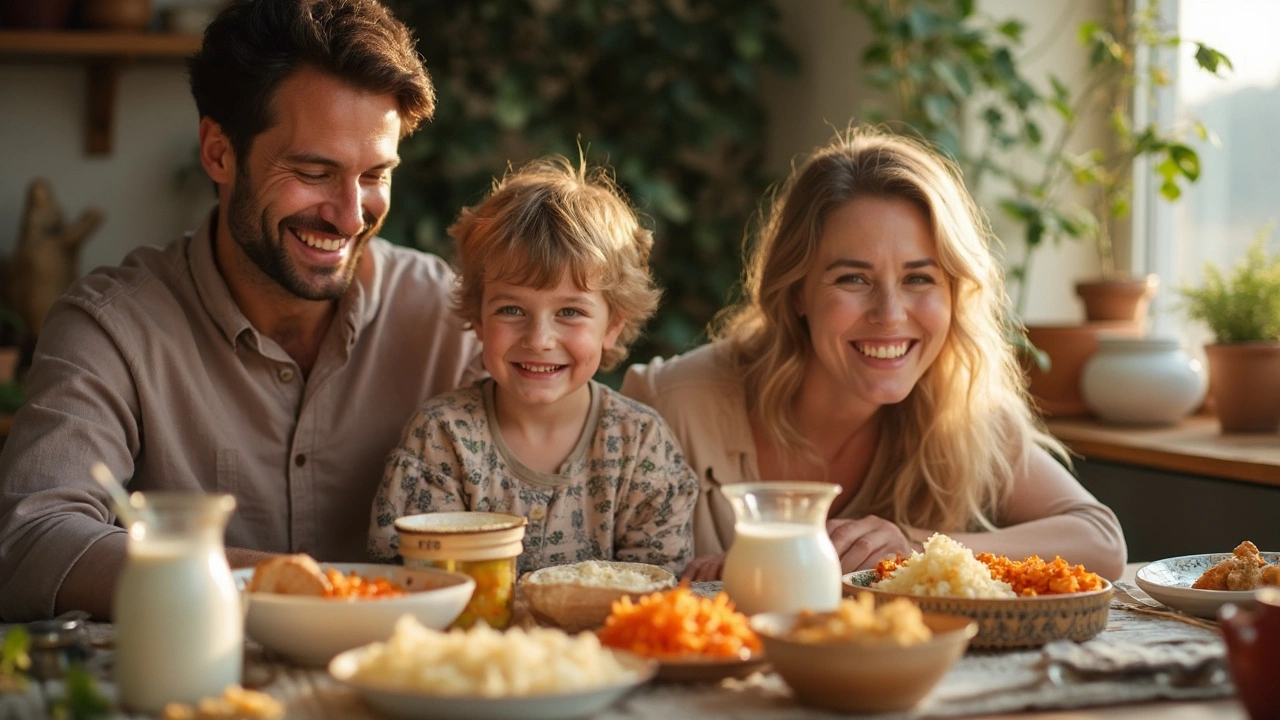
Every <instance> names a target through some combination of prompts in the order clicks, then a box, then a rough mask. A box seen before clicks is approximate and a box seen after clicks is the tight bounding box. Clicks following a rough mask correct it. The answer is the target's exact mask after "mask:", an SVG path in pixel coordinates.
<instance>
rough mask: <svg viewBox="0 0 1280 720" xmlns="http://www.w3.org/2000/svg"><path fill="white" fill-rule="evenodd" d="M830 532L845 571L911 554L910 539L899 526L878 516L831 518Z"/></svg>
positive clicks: (828, 528) (828, 524)
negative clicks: (854, 518) (847, 518)
mask: <svg viewBox="0 0 1280 720" xmlns="http://www.w3.org/2000/svg"><path fill="white" fill-rule="evenodd" d="M827 534H828V535H830V536H831V544H832V545H835V546H836V555H838V556H839V557H840V570H841V571H842V572H853V571H854V570H866V569H868V568H873V567H875V566H876V563H878V562H880V561H881V560H884V559H885V558H890V557H893V556H894V555H901V556H903V557H906V556H908V555H910V554H911V541H910V540H909V539H907V536H906V535H903V534H902V531H901V530H899V529H898V526H897V525H894V524H893V523H891V522H889V521H888V520H885V519H884V518H880V517H876V516H875V515H868V516H866V517H862V518H858V519H857V520H828V521H827Z"/></svg>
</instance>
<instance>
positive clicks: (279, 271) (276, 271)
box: [227, 167, 382, 300]
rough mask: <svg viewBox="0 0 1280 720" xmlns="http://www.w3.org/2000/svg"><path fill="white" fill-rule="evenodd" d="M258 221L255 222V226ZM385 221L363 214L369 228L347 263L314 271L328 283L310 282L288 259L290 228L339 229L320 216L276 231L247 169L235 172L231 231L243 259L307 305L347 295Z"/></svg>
mask: <svg viewBox="0 0 1280 720" xmlns="http://www.w3.org/2000/svg"><path fill="white" fill-rule="evenodd" d="M255 218H256V222H255ZM381 224H382V222H381V220H380V219H378V218H375V217H373V216H372V215H371V214H369V213H365V215H364V229H363V230H361V231H360V232H359V233H357V234H356V235H355V236H354V237H353V238H351V240H350V243H351V248H350V252H349V255H348V257H347V260H346V262H344V263H343V264H342V265H338V266H322V267H315V268H311V271H312V272H313V273H315V274H316V275H319V276H321V277H322V278H328V279H329V281H328V282H320V283H308V282H307V281H306V279H304V278H303V275H302V273H301V272H299V268H298V267H296V266H295V265H294V264H293V263H292V262H291V261H290V260H289V253H288V252H287V250H286V249H285V243H286V240H285V238H284V234H285V232H286V231H285V228H286V227H295V228H300V229H303V230H313V231H315V232H322V233H329V234H333V235H340V234H341V233H339V232H338V229H337V228H335V227H334V226H333V225H331V224H330V223H327V222H325V221H324V220H321V219H320V218H317V217H311V216H307V215H291V216H289V217H287V218H284V219H282V220H281V221H280V222H279V223H277V224H276V226H275V227H274V228H273V227H272V226H271V221H270V220H269V219H268V218H267V214H266V212H265V211H263V209H262V208H261V206H260V205H259V204H258V198H257V196H256V193H255V191H254V187H253V183H252V182H251V181H250V180H249V177H248V173H247V172H246V171H245V170H244V168H243V167H241V168H239V169H237V171H236V184H235V187H234V188H232V190H231V198H230V199H229V200H228V202H227V230H228V231H229V232H230V233H231V238H232V240H234V241H235V242H236V244H238V245H239V246H240V249H241V250H243V251H244V254H245V255H246V256H247V257H248V258H249V259H250V260H252V261H253V264H254V265H257V266H258V269H259V270H261V271H262V273H263V274H264V275H266V276H267V277H269V278H271V279H272V280H274V281H275V283H276V284H277V285H279V286H280V287H281V288H283V289H284V290H285V291H286V292H288V293H289V294H291V295H294V296H295V297H299V298H302V299H304V300H337V299H338V298H340V297H342V295H343V294H344V293H346V291H347V288H348V287H350V285H351V280H352V278H354V277H355V273H356V266H357V265H358V264H359V260H360V255H361V253H363V252H364V246H365V245H366V244H367V243H368V241H369V238H370V237H372V236H373V234H374V233H376V232H377V230H378V228H379V227H380V226H381Z"/></svg>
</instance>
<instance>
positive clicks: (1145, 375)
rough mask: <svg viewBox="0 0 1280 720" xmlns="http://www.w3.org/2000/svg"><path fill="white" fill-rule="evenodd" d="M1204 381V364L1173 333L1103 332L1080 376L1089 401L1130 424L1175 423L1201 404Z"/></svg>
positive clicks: (1105, 416)
mask: <svg viewBox="0 0 1280 720" xmlns="http://www.w3.org/2000/svg"><path fill="white" fill-rule="evenodd" d="M1206 386H1207V380H1206V376H1205V370H1204V366H1203V365H1202V364H1201V362H1200V361H1199V360H1196V359H1194V358H1192V357H1191V356H1190V355H1188V354H1187V353H1186V351H1184V350H1183V349H1182V346H1181V345H1179V344H1178V341H1177V340H1174V339H1171V338H1121V337H1114V338H1108V337H1102V338H1099V346H1098V351H1097V352H1096V353H1094V355H1093V357H1091V358H1090V359H1089V361H1088V362H1087V363H1085V366H1084V370H1083V372H1082V373H1081V376H1080V391H1081V394H1082V395H1083V396H1084V402H1085V405H1087V406H1088V407H1089V409H1090V410H1091V411H1092V412H1093V413H1094V414H1095V415H1097V416H1098V417H1099V418H1100V419H1102V420H1104V421H1107V422H1113V423H1122V424H1127V425H1172V424H1173V423H1176V422H1178V420H1180V419H1182V418H1183V417H1185V416H1187V415H1188V414H1190V413H1191V412H1192V411H1193V410H1195V409H1196V408H1197V407H1199V406H1200V403H1201V401H1203V400H1204V394H1205V389H1206Z"/></svg>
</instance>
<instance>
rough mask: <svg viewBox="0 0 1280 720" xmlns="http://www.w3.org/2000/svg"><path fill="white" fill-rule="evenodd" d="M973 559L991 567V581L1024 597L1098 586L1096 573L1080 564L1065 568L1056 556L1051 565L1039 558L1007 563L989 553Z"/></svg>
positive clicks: (1033, 557)
mask: <svg viewBox="0 0 1280 720" xmlns="http://www.w3.org/2000/svg"><path fill="white" fill-rule="evenodd" d="M976 557H977V558H978V560H979V561H980V562H982V563H983V564H985V565H986V566H987V567H989V568H991V577H992V578H994V579H996V580H1003V581H1005V582H1007V583H1009V585H1011V586H1012V587H1013V591H1014V592H1015V593H1017V594H1018V595H1020V596H1024V597H1035V596H1036V595H1065V594H1067V593H1077V592H1086V591H1088V590H1097V589H1099V588H1101V587H1102V578H1100V577H1098V575H1097V573H1091V572H1089V571H1088V570H1085V569H1084V566H1083V565H1069V564H1068V563H1067V561H1066V560H1063V559H1062V558H1060V557H1055V558H1054V559H1053V561H1052V562H1045V561H1044V560H1041V559H1040V556H1039V555H1032V556H1031V557H1029V558H1027V559H1026V560H1010V559H1009V558H1007V557H1005V556H1003V555H1001V556H1000V557H996V556H995V555H992V554H991V553H979V554H978V555H977V556H976Z"/></svg>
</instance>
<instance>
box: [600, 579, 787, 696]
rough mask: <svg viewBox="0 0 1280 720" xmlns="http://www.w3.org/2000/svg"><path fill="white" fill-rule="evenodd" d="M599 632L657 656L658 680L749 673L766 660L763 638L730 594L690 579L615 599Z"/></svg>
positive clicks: (610, 643) (618, 645)
mask: <svg viewBox="0 0 1280 720" xmlns="http://www.w3.org/2000/svg"><path fill="white" fill-rule="evenodd" d="M596 634H597V635H598V636H599V637H600V642H601V644H603V645H605V646H607V647H611V648H615V649H618V650H625V651H627V652H630V653H634V654H636V655H639V656H641V657H646V658H652V659H654V660H657V661H658V676H657V677H658V679H659V680H673V681H710V680H716V679H721V678H726V677H744V676H746V675H749V674H750V673H752V672H754V671H756V670H758V669H760V668H762V667H763V666H764V665H765V664H766V663H767V659H766V658H765V656H764V652H763V647H762V645H761V643H760V638H759V636H757V635H756V633H755V631H754V630H752V629H751V625H750V623H749V622H748V620H747V617H746V616H745V615H743V614H742V613H740V612H738V611H737V609H736V608H735V607H734V605H733V601H731V600H730V599H729V596H728V595H726V594H724V593H723V592H720V593H715V594H706V593H699V592H695V591H694V590H693V589H692V588H691V587H690V586H689V585H688V584H687V583H682V584H681V585H680V586H678V587H676V588H674V589H672V590H667V591H665V592H655V593H650V594H648V595H643V596H641V597H640V598H639V599H638V600H632V599H631V598H630V597H623V598H621V599H619V600H617V601H615V602H614V603H613V607H612V609H611V611H610V613H609V616H608V617H607V618H606V619H605V621H604V625H603V626H602V627H600V629H598V630H597V631H596Z"/></svg>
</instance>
